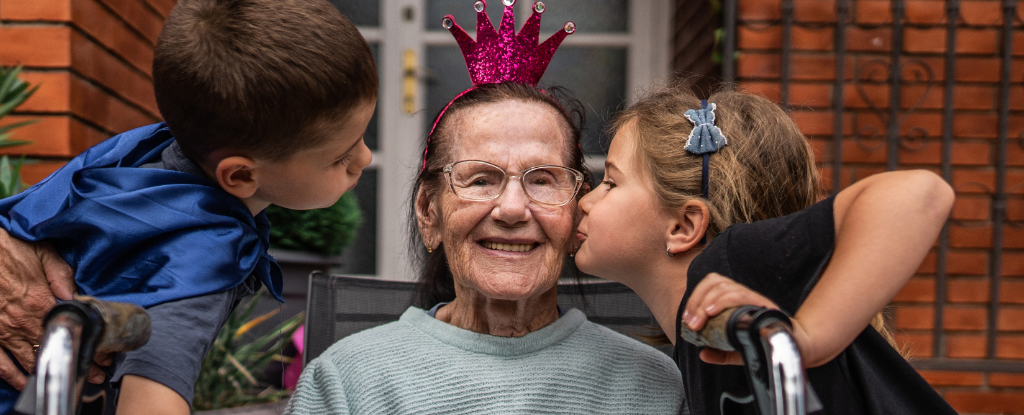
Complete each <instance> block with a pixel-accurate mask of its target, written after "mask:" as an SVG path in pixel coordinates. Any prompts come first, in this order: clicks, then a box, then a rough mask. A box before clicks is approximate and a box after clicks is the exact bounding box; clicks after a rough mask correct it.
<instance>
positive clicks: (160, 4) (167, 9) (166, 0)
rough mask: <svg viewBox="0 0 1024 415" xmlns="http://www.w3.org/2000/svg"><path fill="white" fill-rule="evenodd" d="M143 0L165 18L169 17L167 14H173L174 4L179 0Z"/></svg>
mask: <svg viewBox="0 0 1024 415" xmlns="http://www.w3.org/2000/svg"><path fill="white" fill-rule="evenodd" d="M142 1H145V2H146V4H148V5H149V7H150V8H152V9H153V10H154V11H156V12H157V14H159V15H160V16H162V17H163V18H164V19H166V18H167V15H169V14H171V9H172V8H174V4H175V3H177V0H142Z"/></svg>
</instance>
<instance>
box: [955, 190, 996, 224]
mask: <svg viewBox="0 0 1024 415" xmlns="http://www.w3.org/2000/svg"><path fill="white" fill-rule="evenodd" d="M991 202H992V200H991V199H990V198H987V197H982V196H966V195H965V196H958V197H957V198H956V201H955V202H954V203H953V212H952V213H951V214H950V218H952V219H956V220H988V218H989V215H990V214H991V213H992V205H991Z"/></svg>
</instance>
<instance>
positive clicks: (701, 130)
mask: <svg viewBox="0 0 1024 415" xmlns="http://www.w3.org/2000/svg"><path fill="white" fill-rule="evenodd" d="M717 108H718V106H717V105H715V104H714V103H711V105H708V102H707V101H706V100H701V108H700V109H691V110H686V112H685V113H683V115H684V116H686V118H687V119H688V120H690V122H692V123H693V131H690V138H688V139H687V140H686V147H685V149H686V151H689V152H691V153H693V154H697V155H701V154H708V153H714V152H717V151H718V150H719V149H721V148H722V147H725V146H726V145H727V144H729V140H727V139H726V138H725V135H724V134H722V129H721V128H718V126H717V125H715V109H717Z"/></svg>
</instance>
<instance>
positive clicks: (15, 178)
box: [0, 65, 39, 198]
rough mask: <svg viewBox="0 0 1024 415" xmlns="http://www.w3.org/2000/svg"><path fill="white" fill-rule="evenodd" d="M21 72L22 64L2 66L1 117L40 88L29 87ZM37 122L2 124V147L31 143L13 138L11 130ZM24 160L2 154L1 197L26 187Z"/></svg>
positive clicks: (0, 142) (0, 140)
mask: <svg viewBox="0 0 1024 415" xmlns="http://www.w3.org/2000/svg"><path fill="white" fill-rule="evenodd" d="M20 73H21V66H20V65H19V66H16V67H14V68H4V67H2V66H0V118H3V117H4V116H6V115H8V114H10V113H11V112H12V111H14V109H15V108H17V107H18V106H19V105H21V104H22V103H23V102H25V100H27V99H28V98H29V97H31V96H32V94H34V93H35V92H36V89H38V88H39V85H36V86H34V87H31V88H29V84H28V82H25V81H23V80H21V78H19V77H18V75H19V74H20ZM36 122H38V121H37V120H28V121H22V122H16V123H13V124H8V125H4V126H0V148H4V147H14V146H20V145H25V144H29V143H31V141H28V140H11V139H10V138H11V130H14V129H15V128H19V127H24V126H26V125H29V124H33V123H36ZM24 160H25V157H24V156H22V157H21V158H19V159H18V160H17V161H16V162H14V163H12V162H11V160H10V158H9V157H7V156H6V155H4V156H0V198H5V197H8V196H12V195H15V194H18V193H20V192H21V190H22V188H23V187H24V184H23V183H22V182H21V165H22V163H23V162H24Z"/></svg>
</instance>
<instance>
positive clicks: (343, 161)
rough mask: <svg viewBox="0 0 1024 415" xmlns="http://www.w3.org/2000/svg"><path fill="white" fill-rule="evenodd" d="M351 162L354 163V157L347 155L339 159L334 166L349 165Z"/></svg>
mask: <svg viewBox="0 0 1024 415" xmlns="http://www.w3.org/2000/svg"><path fill="white" fill-rule="evenodd" d="M350 161H352V155H351V154H346V155H345V156H344V157H342V158H340V159H338V161H335V162H334V164H336V165H337V164H340V165H348V162H350Z"/></svg>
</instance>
